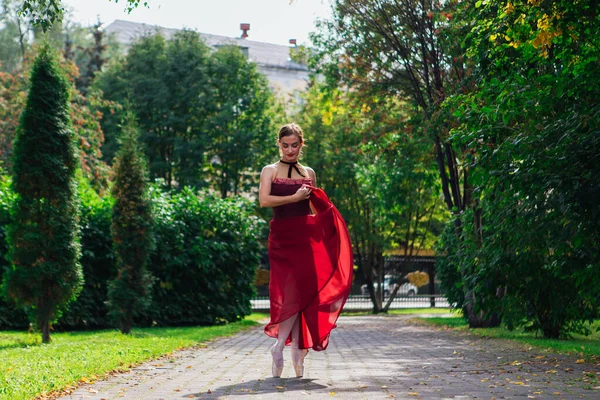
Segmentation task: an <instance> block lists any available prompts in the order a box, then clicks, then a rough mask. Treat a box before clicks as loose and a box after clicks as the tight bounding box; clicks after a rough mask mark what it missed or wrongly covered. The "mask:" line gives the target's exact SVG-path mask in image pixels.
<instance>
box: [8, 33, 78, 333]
mask: <svg viewBox="0 0 600 400" xmlns="http://www.w3.org/2000/svg"><path fill="white" fill-rule="evenodd" d="M69 96H70V85H69V82H68V80H67V78H66V75H65V73H64V71H63V70H62V69H61V67H60V65H59V62H58V59H57V55H56V53H55V52H54V50H52V49H51V47H50V46H49V45H47V44H46V45H43V46H42V47H41V48H40V51H39V53H38V55H37V57H36V59H35V62H34V65H33V68H32V72H31V85H30V89H29V94H28V97H27V104H26V106H25V110H24V111H23V114H22V115H21V119H20V124H19V129H18V131H17V136H16V139H15V142H14V163H13V189H14V191H15V193H16V195H17V199H16V201H15V203H14V209H13V214H14V219H13V221H14V222H13V223H12V224H11V225H10V227H9V229H8V241H9V245H10V248H9V253H8V258H9V260H10V262H11V268H9V270H8V271H7V272H6V274H5V275H4V286H5V290H6V292H7V293H8V295H9V296H10V297H11V298H13V299H14V300H15V301H16V302H17V303H19V304H21V305H24V306H27V307H28V308H29V315H30V318H31V320H32V321H33V322H35V323H36V324H37V326H38V327H39V329H41V331H42V341H43V342H44V343H48V342H50V325H51V324H52V322H54V321H56V320H57V319H58V318H59V317H60V314H61V308H62V307H64V306H65V305H66V304H67V303H69V302H70V301H72V300H74V299H75V298H76V297H77V295H78V293H79V291H80V290H81V287H82V283H83V275H82V269H81V264H80V263H79V258H80V253H81V251H80V244H79V232H80V228H79V213H78V211H79V206H78V198H77V183H76V178H75V172H76V170H77V168H78V156H77V148H76V145H75V135H74V132H73V129H72V124H71V120H70V117H69V115H70V109H69Z"/></svg>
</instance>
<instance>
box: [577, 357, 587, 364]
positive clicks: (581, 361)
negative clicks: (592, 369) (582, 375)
mask: <svg viewBox="0 0 600 400" xmlns="http://www.w3.org/2000/svg"><path fill="white" fill-rule="evenodd" d="M584 362H585V360H584V359H583V358H580V359H579V360H577V361H575V364H583V363H584Z"/></svg>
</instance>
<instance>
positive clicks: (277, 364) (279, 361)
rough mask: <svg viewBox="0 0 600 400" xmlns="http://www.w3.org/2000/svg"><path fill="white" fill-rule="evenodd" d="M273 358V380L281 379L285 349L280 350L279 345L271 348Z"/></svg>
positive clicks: (276, 344)
mask: <svg viewBox="0 0 600 400" xmlns="http://www.w3.org/2000/svg"><path fill="white" fill-rule="evenodd" d="M271 356H272V357H273V364H272V365H271V372H272V373H273V378H280V377H281V373H282V372H283V349H281V348H279V346H278V343H275V344H274V345H273V347H271Z"/></svg>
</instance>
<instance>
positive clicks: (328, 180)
mask: <svg viewBox="0 0 600 400" xmlns="http://www.w3.org/2000/svg"><path fill="white" fill-rule="evenodd" d="M299 120H300V121H301V123H302V125H303V127H304V129H305V131H306V132H307V142H308V150H307V155H306V159H307V162H308V164H309V165H310V166H312V167H313V168H314V169H315V170H316V171H317V174H318V176H317V178H318V181H319V182H318V183H319V186H321V187H323V188H324V189H325V190H326V191H327V193H328V194H329V196H330V197H331V198H332V199H333V200H334V202H335V203H336V205H337V207H338V209H339V210H340V212H341V213H342V215H344V218H345V219H346V222H347V224H348V229H349V232H350V236H351V239H352V246H353V251H354V253H355V254H356V257H355V262H356V264H357V266H358V268H359V271H360V274H361V275H362V279H363V280H364V282H366V284H367V287H368V288H369V293H370V297H371V301H372V303H373V311H374V312H375V313H378V312H382V311H386V305H384V304H383V303H382V301H383V293H381V291H379V292H377V291H376V290H375V289H374V288H375V285H374V282H379V287H380V288H381V287H382V285H381V282H382V281H383V279H384V275H385V273H386V272H391V271H385V270H384V262H383V257H384V254H385V252H387V251H391V250H393V249H396V248H400V247H402V248H406V249H410V248H411V247H412V248H419V246H421V247H422V246H423V245H424V244H429V243H428V242H427V243H425V242H423V240H422V239H423V235H424V234H426V233H427V232H428V231H429V229H428V228H429V227H428V225H429V221H431V220H432V219H433V218H432V216H431V211H432V210H433V209H435V208H436V202H435V199H436V197H437V196H438V192H437V189H438V187H437V183H436V182H437V178H436V176H435V173H434V172H432V168H431V164H429V163H430V161H431V160H430V157H431V155H430V154H429V152H428V146H427V143H428V142H427V140H425V139H424V138H423V137H421V136H419V135H418V133H419V132H418V131H417V130H415V131H414V132H413V133H411V134H407V132H408V131H410V129H411V127H410V124H409V120H408V112H407V108H406V105H405V104H404V103H402V102H398V101H397V100H396V99H393V98H391V99H381V98H379V97H378V96H374V95H373V93H368V92H361V91H352V92H344V91H342V90H340V89H339V88H338V89H332V88H331V87H330V86H326V85H320V84H317V83H314V82H313V84H312V86H311V88H310V90H309V93H308V96H307V101H306V104H305V107H304V109H303V110H302V111H301V112H300V114H299ZM311 132H312V134H313V135H314V140H311ZM439 214H440V212H439V210H436V215H435V218H438V216H439ZM436 225H439V222H438V223H437V224H436ZM431 236H433V235H431ZM400 272H401V273H402V272H403V271H400ZM387 307H389V304H388V305H387Z"/></svg>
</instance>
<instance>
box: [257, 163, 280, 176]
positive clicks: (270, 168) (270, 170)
mask: <svg viewBox="0 0 600 400" xmlns="http://www.w3.org/2000/svg"><path fill="white" fill-rule="evenodd" d="M276 172H277V165H276V164H269V165H265V166H264V167H263V169H262V171H261V173H260V174H261V175H272V174H274V173H276Z"/></svg>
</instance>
